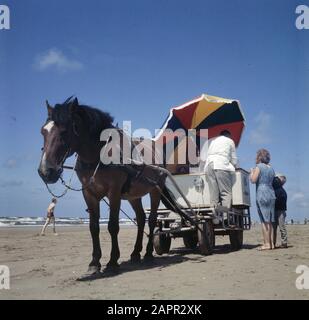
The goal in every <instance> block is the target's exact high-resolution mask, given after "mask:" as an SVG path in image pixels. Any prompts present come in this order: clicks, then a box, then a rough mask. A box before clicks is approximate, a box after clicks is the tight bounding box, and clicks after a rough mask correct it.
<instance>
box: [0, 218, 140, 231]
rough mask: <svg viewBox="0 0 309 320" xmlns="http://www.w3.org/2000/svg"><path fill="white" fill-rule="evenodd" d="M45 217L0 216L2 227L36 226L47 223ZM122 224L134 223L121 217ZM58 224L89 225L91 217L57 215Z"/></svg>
mask: <svg viewBox="0 0 309 320" xmlns="http://www.w3.org/2000/svg"><path fill="white" fill-rule="evenodd" d="M45 221H46V218H45V217H0V228H1V227H35V226H43V225H44V224H45ZM108 221H109V220H108V219H107V218H102V219H100V225H107V224H108ZM119 224H120V225H134V222H133V221H131V220H130V219H126V218H121V219H119ZM56 225H58V226H88V225H89V218H58V217H56Z"/></svg>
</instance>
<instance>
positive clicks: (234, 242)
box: [229, 230, 244, 251]
mask: <svg viewBox="0 0 309 320" xmlns="http://www.w3.org/2000/svg"><path fill="white" fill-rule="evenodd" d="M229 236H230V242H231V248H232V250H233V251H237V250H239V249H241V247H242V245H243V240H244V231H243V230H231V231H230V234H229Z"/></svg>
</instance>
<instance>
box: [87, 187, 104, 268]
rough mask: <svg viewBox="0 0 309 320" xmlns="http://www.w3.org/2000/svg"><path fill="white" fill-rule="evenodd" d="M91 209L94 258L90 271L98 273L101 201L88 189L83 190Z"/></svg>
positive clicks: (90, 224) (90, 223)
mask: <svg viewBox="0 0 309 320" xmlns="http://www.w3.org/2000/svg"><path fill="white" fill-rule="evenodd" d="M83 194H84V198H85V201H86V204H87V207H88V211H89V228H90V233H91V238H92V246H93V250H92V260H91V262H90V264H89V269H88V272H91V273H96V272H99V271H100V269H101V264H100V259H101V256H102V252H101V246H100V222H99V220H100V202H99V201H98V200H97V199H96V198H95V197H94V196H93V195H92V194H91V193H90V192H87V191H84V192H83Z"/></svg>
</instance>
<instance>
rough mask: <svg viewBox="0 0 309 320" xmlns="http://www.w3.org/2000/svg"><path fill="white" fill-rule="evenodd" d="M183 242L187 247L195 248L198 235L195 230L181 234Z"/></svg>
mask: <svg viewBox="0 0 309 320" xmlns="http://www.w3.org/2000/svg"><path fill="white" fill-rule="evenodd" d="M183 243H184V245H185V247H186V248H188V249H195V248H196V247H197V243H198V237H197V233H196V232H192V233H189V234H187V235H185V236H183Z"/></svg>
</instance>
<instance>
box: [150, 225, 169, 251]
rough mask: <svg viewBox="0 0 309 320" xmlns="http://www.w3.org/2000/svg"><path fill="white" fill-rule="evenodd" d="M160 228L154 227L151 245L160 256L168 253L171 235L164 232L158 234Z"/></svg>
mask: <svg viewBox="0 0 309 320" xmlns="http://www.w3.org/2000/svg"><path fill="white" fill-rule="evenodd" d="M159 232H160V230H159V229H156V230H155V231H154V234H153V247H154V249H155V251H156V253H157V254H158V255H159V256H161V255H162V254H163V253H168V252H169V251H170V248H171V242H172V241H171V240H172V239H171V237H170V236H168V235H166V234H159Z"/></svg>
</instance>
